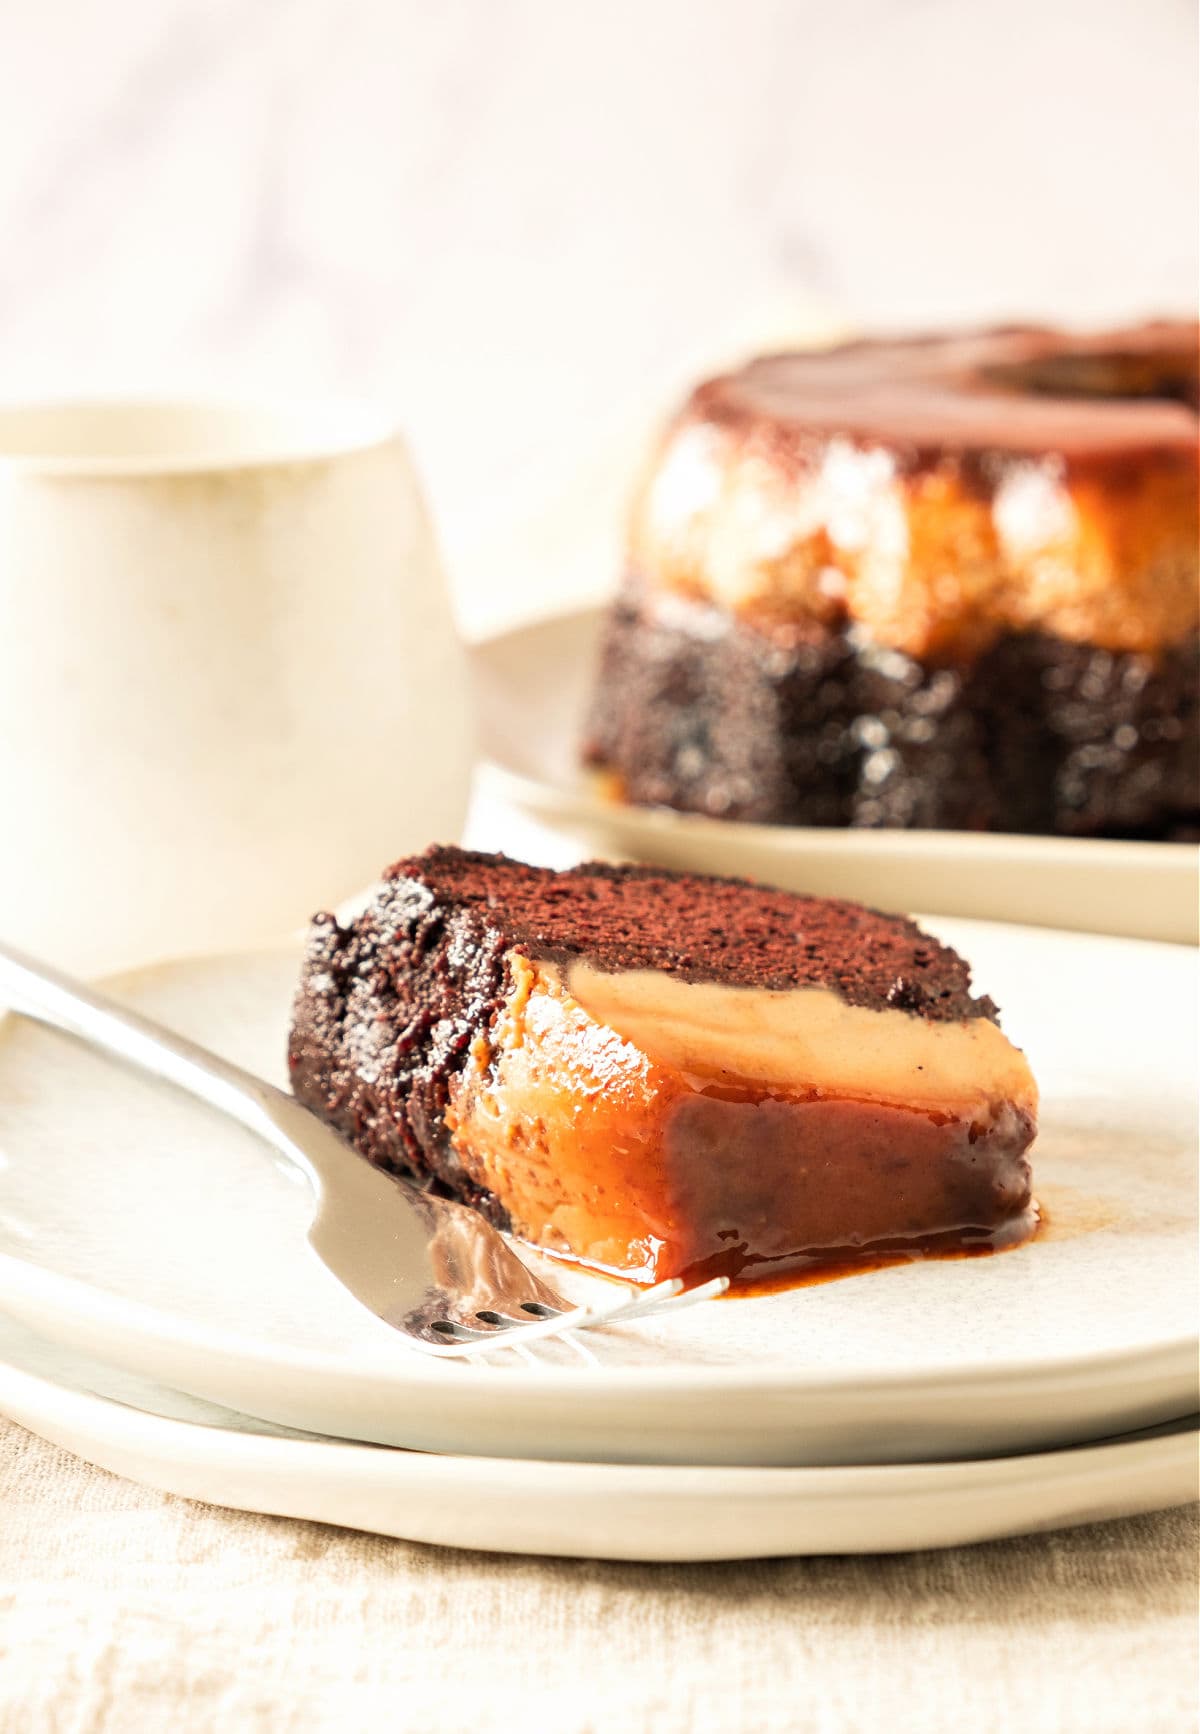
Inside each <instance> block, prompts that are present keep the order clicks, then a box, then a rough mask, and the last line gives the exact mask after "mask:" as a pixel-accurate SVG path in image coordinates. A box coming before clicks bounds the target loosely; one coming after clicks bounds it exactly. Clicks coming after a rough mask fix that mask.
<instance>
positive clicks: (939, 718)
mask: <svg viewBox="0 0 1200 1734" xmlns="http://www.w3.org/2000/svg"><path fill="white" fill-rule="evenodd" d="M585 755H586V758H587V760H588V762H589V763H591V764H592V765H594V766H597V767H600V768H603V769H605V770H608V771H610V772H615V773H616V774H617V776H618V777H619V779H620V784H621V792H622V795H623V797H624V798H625V799H627V800H629V801H632V802H634V803H635V804H641V805H664V806H670V807H675V808H678V809H680V810H682V811H687V812H698V813H707V814H709V815H711V816H713V817H718V818H729V819H743V820H749V821H754V822H758V823H763V824H796V825H855V826H903V827H914V828H934V829H939V828H942V829H949V830H1003V831H1018V832H1030V833H1061V834H1066V835H1073V836H1089V837H1103V836H1107V837H1143V838H1159V839H1163V838H1167V839H1169V838H1182V839H1187V838H1191V837H1194V836H1196V835H1200V641H1198V640H1197V638H1196V637H1195V635H1192V636H1190V637H1189V638H1187V639H1186V640H1185V641H1184V642H1183V643H1181V644H1178V645H1175V646H1173V647H1171V648H1170V649H1168V650H1166V651H1164V652H1162V653H1160V654H1159V655H1158V656H1152V655H1139V654H1134V653H1127V654H1112V653H1110V652H1107V651H1103V650H1097V649H1094V648H1093V647H1090V646H1088V645H1085V644H1072V643H1068V642H1066V641H1065V640H1063V639H1059V638H1053V637H1049V636H1047V635H1046V634H1042V633H1021V634H1007V635H1005V636H1004V637H1003V638H1001V639H1000V640H999V641H998V642H997V643H996V644H994V645H993V646H992V647H991V648H990V649H989V650H987V651H986V652H985V653H984V654H983V655H982V656H980V657H979V658H978V659H977V660H975V661H974V662H972V663H969V664H967V665H965V666H964V665H961V664H958V665H956V664H946V665H944V666H940V667H939V666H935V665H930V664H926V663H921V662H918V661H915V660H914V659H912V658H911V657H907V656H905V655H903V654H902V653H900V652H899V651H895V650H885V649H882V648H880V647H879V646H876V645H873V644H871V643H870V641H869V640H868V639H867V638H866V637H865V635H863V634H862V633H861V632H856V631H855V629H854V628H853V627H849V628H847V627H844V626H841V627H830V628H822V627H818V626H810V627H809V628H807V629H806V630H804V631H798V630H796V629H794V628H793V629H789V628H787V627H781V628H779V629H778V630H776V631H774V632H772V631H770V630H764V629H759V628H757V627H754V626H750V625H747V624H744V623H741V622H738V621H736V620H733V619H730V618H729V617H727V616H724V615H722V614H721V613H720V612H719V611H717V610H716V609H713V608H711V607H709V606H707V605H705V604H701V603H689V602H686V601H684V600H682V599H679V598H670V599H667V600H666V601H664V600H662V599H658V598H654V597H652V596H650V595H648V594H647V593H645V592H644V591H643V590H642V589H641V587H640V586H638V585H637V584H636V583H631V584H630V585H628V586H627V589H626V592H625V594H624V596H623V598H622V599H621V600H620V601H619V602H618V603H617V604H616V606H615V607H614V609H613V612H612V615H611V617H610V622H609V627H608V634H607V638H606V642H605V647H604V651H603V657H602V663H601V669H600V676H599V680H598V683H597V690H596V696H595V700H594V703H593V707H592V714H591V718H590V723H589V729H588V738H587V742H586V746H585Z"/></svg>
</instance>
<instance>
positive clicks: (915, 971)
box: [289, 849, 1037, 1282]
mask: <svg viewBox="0 0 1200 1734" xmlns="http://www.w3.org/2000/svg"><path fill="white" fill-rule="evenodd" d="M289 1060H290V1066H291V1074H292V1081H293V1088H294V1089H295V1092H296V1094H297V1096H298V1097H299V1098H300V1099H301V1100H302V1101H304V1102H306V1103H307V1104H308V1105H309V1106H311V1107H312V1108H314V1109H315V1110H316V1111H317V1112H318V1113H320V1114H321V1115H323V1117H325V1118H326V1119H328V1120H329V1121H330V1122H331V1123H332V1124H334V1125H335V1126H337V1127H338V1128H339V1129H341V1130H342V1131H343V1132H344V1133H345V1134H346V1135H347V1136H348V1137H349V1138H350V1139H351V1140H352V1141H353V1142H354V1143H355V1144H356V1145H357V1147H358V1148H359V1149H360V1150H361V1151H362V1152H363V1153H364V1155H366V1156H368V1157H370V1159H371V1160H373V1161H375V1162H377V1163H379V1164H380V1165H381V1166H383V1167H386V1168H390V1169H393V1170H395V1171H397V1172H407V1173H413V1174H416V1175H417V1176H419V1177H421V1178H422V1179H423V1180H425V1182H426V1183H429V1184H433V1185H435V1186H436V1187H438V1188H439V1189H441V1190H443V1191H446V1192H448V1193H450V1194H452V1195H454V1196H458V1197H462V1198H465V1199H466V1200H468V1201H469V1202H471V1203H474V1204H477V1205H478V1206H479V1207H480V1208H482V1209H483V1210H485V1211H486V1212H487V1213H488V1214H489V1215H490V1216H491V1217H492V1218H493V1220H495V1221H496V1222H497V1223H498V1224H500V1225H501V1226H503V1227H510V1228H512V1229H513V1231H514V1232H515V1233H517V1234H519V1235H521V1236H523V1237H524V1238H526V1239H528V1240H530V1241H531V1242H533V1243H534V1244H536V1245H539V1246H542V1247H544V1248H546V1249H547V1250H549V1251H551V1252H555V1253H558V1254H561V1255H563V1256H566V1257H569V1258H572V1259H575V1260H577V1261H579V1262H581V1263H586V1264H590V1265H596V1266H599V1267H602V1268H604V1269H608V1270H612V1271H616V1272H620V1273H621V1274H623V1275H625V1276H627V1277H630V1278H632V1279H633V1280H637V1281H645V1282H649V1281H653V1280H657V1279H660V1278H662V1277H665V1276H675V1275H689V1276H692V1275H697V1274H700V1273H707V1274H718V1273H720V1274H726V1275H729V1276H731V1277H734V1278H737V1279H741V1280H751V1279H756V1278H760V1277H762V1276H763V1275H764V1274H766V1275H771V1274H774V1273H787V1272H792V1271H797V1270H802V1269H804V1268H806V1267H810V1266H813V1265H814V1264H816V1265H821V1264H830V1263H844V1262H845V1261H846V1260H847V1259H849V1260H855V1259H857V1260H860V1261H863V1260H870V1258H871V1257H872V1256H873V1255H877V1254H879V1253H881V1252H888V1253H895V1252H906V1253H914V1254H915V1253H920V1252H922V1251H925V1250H934V1249H936V1250H939V1251H945V1250H971V1249H975V1248H980V1247H986V1246H989V1245H994V1244H1008V1243H1011V1242H1012V1241H1014V1240H1019V1239H1020V1238H1022V1237H1023V1236H1025V1235H1027V1234H1028V1233H1029V1232H1031V1231H1032V1227H1033V1222H1034V1212H1033V1208H1032V1205H1031V1197H1030V1170H1029V1164H1028V1161H1027V1159H1026V1151H1027V1149H1028V1146H1029V1144H1030V1143H1031V1141H1032V1138H1033V1135H1034V1129H1035V1119H1036V1112H1037V1093H1036V1088H1035V1085H1034V1083H1033V1079H1032V1077H1031V1075H1030V1072H1029V1068H1028V1066H1027V1065H1026V1063H1025V1060H1024V1057H1023V1056H1022V1055H1021V1054H1020V1052H1019V1051H1018V1050H1017V1049H1015V1048H1014V1047H1013V1046H1012V1044H1011V1043H1010V1042H1009V1041H1008V1040H1007V1038H1006V1037H1005V1036H1004V1035H1003V1034H1002V1032H1001V1031H1000V1029H999V1026H998V1024H997V1022H996V1013H995V1008H994V1006H992V1004H991V1002H990V1001H989V1000H986V999H980V998H975V997H973V996H972V995H971V993H970V981H969V974H968V971H967V968H966V965H965V964H964V963H963V961H962V959H961V958H959V957H957V956H956V954H955V953H954V952H952V951H950V950H948V949H947V948H946V947H944V946H941V945H939V944H938V943H937V941H935V940H933V939H932V938H930V937H929V936H928V935H926V934H924V933H922V932H921V930H920V929H919V928H917V927H916V926H915V925H914V924H913V923H912V922H910V921H906V920H904V919H902V918H900V917H894V916H884V915H880V914H878V913H876V912H874V911H871V910H867V909H864V908H862V907H861V906H858V905H855V904H849V903H842V902H838V901H836V900H828V899H815V898H804V897H796V896H792V895H790V894H788V893H784V892H779V891H773V890H769V889H767V888H764V887H758V886H753V885H749V884H746V883H743V882H739V881H734V880H719V879H705V878H700V877H695V876H686V875H676V874H670V873H666V872H658V871H655V870H653V869H639V868H617V867H608V866H603V865H598V864H591V865H589V866H585V867H582V868H577V869H573V870H571V871H569V872H566V873H561V874H556V873H551V872H548V871H545V870H541V869H534V868H528V867H523V866H521V865H520V864H519V863H516V862H511V861H506V860H504V858H503V857H498V856H479V855H471V854H467V853H464V852H462V851H459V850H451V849H440V850H434V851H430V852H429V854H427V855H426V856H424V857H419V858H416V859H414V860H410V861H406V862H401V863H399V864H398V865H397V866H396V867H395V868H393V869H391V870H390V873H389V876H388V878H387V880H386V882H385V884H384V885H383V887H382V888H381V890H380V892H379V893H378V895H377V897H376V898H375V900H374V902H373V903H372V905H371V906H370V907H369V908H368V909H367V910H366V911H365V912H364V913H363V915H362V916H360V917H359V919H358V920H357V921H356V922H355V923H353V924H352V925H351V926H350V927H347V928H342V927H340V926H339V925H338V924H337V923H336V922H335V921H334V920H333V918H332V917H328V916H324V917H319V918H318V920H317V921H316V922H315V923H314V927H313V931H312V935H311V938H310V943H309V949H308V953H307V957H306V961H305V966H304V973H303V977H302V981H301V986H300V991H299V994H298V996H297V1001H296V1012H295V1019H294V1025H293V1030H292V1037H291V1043H290V1050H289Z"/></svg>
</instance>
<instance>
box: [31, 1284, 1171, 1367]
mask: <svg viewBox="0 0 1200 1734" xmlns="http://www.w3.org/2000/svg"><path fill="white" fill-rule="evenodd" d="M14 1289H16V1290H24V1291H25V1292H26V1293H27V1294H28V1295H29V1296H30V1297H31V1299H32V1300H33V1302H34V1304H37V1302H38V1300H39V1298H40V1299H48V1300H49V1301H50V1302H51V1303H53V1302H54V1301H55V1300H58V1301H59V1303H60V1305H61V1304H62V1303H64V1302H65V1303H67V1305H68V1307H75V1308H77V1309H78V1310H79V1311H80V1312H86V1315H87V1316H88V1318H89V1319H91V1320H93V1321H96V1322H100V1323H105V1324H107V1325H108V1326H109V1328H111V1329H115V1330H119V1331H122V1332H123V1333H126V1334H128V1333H135V1334H137V1335H139V1336H142V1337H154V1338H156V1339H158V1340H160V1341H166V1342H172V1343H184V1344H186V1345H187V1346H188V1347H189V1348H192V1349H195V1350H198V1351H200V1352H202V1353H206V1354H210V1355H213V1356H221V1357H223V1358H228V1357H230V1356H236V1357H238V1358H241V1359H247V1358H252V1359H255V1360H258V1361H260V1362H265V1363H267V1364H269V1365H270V1366H271V1367H273V1368H275V1369H277V1370H279V1371H282V1372H292V1373H296V1372H305V1373H308V1374H313V1373H316V1374H318V1375H319V1376H320V1377H322V1378H323V1379H326V1380H329V1381H330V1382H333V1383H338V1382H341V1381H344V1380H345V1379H347V1378H350V1379H355V1380H364V1379H365V1380H369V1381H372V1382H374V1381H377V1380H380V1379H385V1380H388V1379H391V1378H393V1377H397V1376H398V1377H399V1378H400V1379H401V1380H403V1382H406V1383H407V1382H411V1381H412V1379H413V1378H415V1379H416V1381H417V1382H418V1383H421V1384H428V1385H438V1384H442V1383H444V1381H445V1379H446V1377H447V1373H446V1368H447V1366H449V1367H451V1368H453V1369H454V1372H453V1373H452V1374H451V1375H450V1376H453V1377H461V1376H463V1375H466V1376H467V1377H469V1378H470V1379H471V1380H472V1381H476V1380H478V1381H480V1382H481V1383H482V1384H483V1385H485V1386H486V1388H487V1390H488V1391H490V1392H491V1393H492V1394H493V1395H495V1394H497V1393H498V1392H499V1391H500V1390H502V1389H503V1390H507V1391H509V1392H510V1393H512V1392H518V1391H538V1392H541V1391H550V1390H561V1389H562V1385H563V1380H564V1378H566V1379H568V1380H570V1382H571V1384H572V1389H573V1391H574V1392H579V1391H586V1390H591V1391H593V1392H595V1391H600V1390H603V1391H604V1392H605V1393H608V1394H611V1393H612V1392H613V1391H615V1390H618V1389H622V1388H624V1387H629V1388H630V1389H632V1390H643V1389H645V1388H646V1387H647V1386H653V1387H654V1388H656V1389H664V1388H666V1389H669V1390H671V1391H675V1392H697V1393H704V1392H706V1391H711V1390H712V1389H713V1388H714V1387H719V1388H721V1389H722V1390H726V1391H731V1392H737V1391H741V1390H746V1391H751V1390H753V1391H761V1390H762V1389H763V1388H764V1387H770V1388H778V1389H787V1390H795V1391H804V1392H810V1393H811V1392H815V1391H822V1390H833V1391H837V1392H838V1393H839V1394H844V1393H845V1392H847V1391H861V1392H863V1393H864V1394H868V1393H872V1392H877V1391H880V1390H904V1391H907V1392H910V1393H913V1392H923V1391H927V1392H931V1393H933V1392H938V1391H940V1390H942V1389H944V1388H949V1389H952V1390H955V1391H961V1390H962V1389H963V1388H964V1387H966V1388H968V1389H976V1388H979V1387H990V1386H994V1385H998V1384H999V1385H1005V1384H1014V1383H1024V1384H1026V1385H1037V1386H1042V1385H1046V1384H1055V1385H1058V1386H1061V1385H1063V1384H1064V1383H1067V1382H1071V1381H1074V1382H1077V1383H1078V1382H1085V1383H1090V1382H1092V1381H1093V1380H1094V1379H1095V1378H1096V1377H1097V1376H1098V1375H1105V1374H1107V1375H1109V1376H1111V1375H1112V1372H1113V1370H1114V1369H1117V1370H1119V1371H1121V1372H1122V1373H1123V1374H1124V1377H1125V1380H1126V1381H1127V1383H1128V1384H1132V1385H1136V1384H1139V1383H1142V1382H1151V1381H1157V1380H1158V1379H1159V1378H1160V1377H1161V1363H1162V1362H1164V1361H1168V1362H1178V1363H1180V1364H1181V1365H1182V1364H1183V1363H1184V1362H1185V1361H1186V1362H1187V1364H1188V1365H1189V1367H1191V1366H1194V1365H1195V1363H1196V1359H1197V1356H1198V1355H1200V1337H1197V1336H1187V1337H1176V1338H1168V1339H1166V1340H1165V1341H1163V1342H1162V1343H1157V1344H1154V1345H1152V1346H1151V1347H1150V1348H1147V1347H1146V1346H1145V1345H1144V1344H1140V1345H1136V1346H1134V1347H1131V1348H1107V1349H1101V1350H1098V1351H1097V1352H1096V1353H1095V1354H1092V1355H1088V1356H1086V1357H1084V1356H1078V1355H1074V1356H1055V1357H1051V1358H1050V1359H1048V1360H1043V1361H1040V1362H1026V1361H1020V1360H1013V1359H1010V1360H1004V1361H989V1362H988V1363H987V1364H986V1365H980V1364H976V1365H974V1366H956V1367H932V1368H929V1369H926V1370H924V1371H919V1372H915V1373H914V1372H911V1371H910V1372H905V1371H903V1370H898V1369H896V1368H895V1367H889V1366H878V1367H867V1368H860V1369H857V1370H854V1371H845V1372H840V1371H838V1370H837V1369H823V1370H821V1371H815V1370H814V1371H809V1372H806V1371H804V1370H803V1369H796V1368H784V1367H779V1368H775V1367H759V1368H755V1369H754V1370H753V1371H752V1372H742V1371H741V1370H740V1369H738V1368H731V1367H728V1366H724V1365H722V1366H693V1367H678V1366H671V1365H666V1366H664V1365H660V1364H658V1363H650V1364H632V1365H629V1364H625V1365H619V1366H609V1365H607V1364H605V1363H604V1362H601V1363H600V1365H599V1366H598V1367H585V1366H582V1365H581V1366H580V1368H579V1369H578V1371H577V1370H576V1369H575V1368H574V1367H573V1366H571V1365H562V1366H559V1365H556V1366H537V1367H533V1366H521V1367H511V1368H505V1370H504V1378H503V1383H502V1384H501V1383H500V1381H498V1380H497V1378H496V1368H495V1367H494V1366H482V1365H476V1364H474V1363H472V1362H471V1361H470V1360H451V1359H450V1358H449V1357H447V1358H445V1359H442V1358H435V1357H432V1356H423V1355H421V1354H420V1353H419V1352H417V1351H415V1350H413V1351H410V1350H406V1348H405V1345H404V1340H403V1337H402V1336H398V1338H397V1342H396V1348H397V1349H398V1351H399V1354H400V1361H399V1363H398V1364H397V1366H395V1367H393V1366H391V1365H388V1364H385V1363H384V1361H383V1359H382V1357H381V1358H380V1359H379V1360H378V1361H375V1360H349V1359H347V1357H345V1356H344V1355H339V1354H335V1353H332V1352H328V1351H322V1350H307V1349H300V1348H293V1347H290V1346H286V1345H282V1344H278V1343H271V1342H269V1341H267V1340H265V1339H263V1338H260V1337H253V1336H245V1337H243V1336H238V1335H237V1334H236V1333H234V1332H231V1331H221V1330H213V1329H211V1328H210V1327H206V1326H204V1325H197V1324H195V1323H194V1322H193V1321H192V1320H190V1319H188V1318H186V1317H185V1316H184V1315H182V1314H179V1313H174V1312H170V1311H168V1310H166V1309H163V1308H159V1307H153V1306H150V1305H149V1304H148V1303H146V1302H144V1301H135V1300H131V1299H129V1298H128V1297H127V1296H125V1295H117V1294H113V1293H112V1292H111V1291H110V1290H108V1289H103V1288H100V1287H98V1286H97V1285H95V1284H94V1283H90V1282H85V1281H83V1280H82V1279H80V1278H78V1277H69V1276H62V1275H60V1274H59V1273H58V1272H54V1271H48V1270H45V1269H44V1268H43V1267H42V1266H40V1265H35V1264H32V1263H30V1262H29V1261H27V1260H25V1259H21V1258H17V1257H15V1256H13V1255H12V1254H9V1253H0V1294H5V1291H7V1293H9V1294H11V1293H12V1292H13V1290H14ZM6 1298H7V1296H6ZM713 1304H714V1305H717V1304H720V1303H718V1302H714V1303H713ZM733 1304H736V1303H733ZM30 1328H32V1329H35V1330H36V1326H30Z"/></svg>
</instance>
